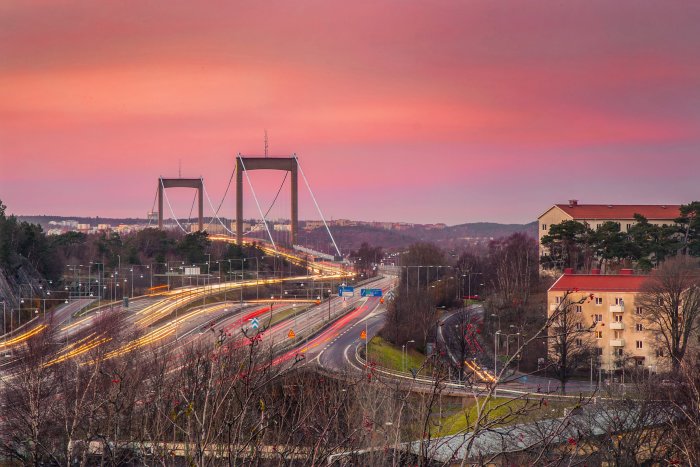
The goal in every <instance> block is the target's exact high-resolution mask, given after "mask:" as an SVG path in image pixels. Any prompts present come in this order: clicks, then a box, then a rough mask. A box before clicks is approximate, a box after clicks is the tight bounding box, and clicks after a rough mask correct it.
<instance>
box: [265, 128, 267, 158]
mask: <svg viewBox="0 0 700 467" xmlns="http://www.w3.org/2000/svg"><path fill="white" fill-rule="evenodd" d="M265 157H267V130H265Z"/></svg>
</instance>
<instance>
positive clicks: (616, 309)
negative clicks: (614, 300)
mask: <svg viewBox="0 0 700 467" xmlns="http://www.w3.org/2000/svg"><path fill="white" fill-rule="evenodd" d="M624 312H625V305H610V313H624Z"/></svg>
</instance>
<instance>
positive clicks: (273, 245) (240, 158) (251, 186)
mask: <svg viewBox="0 0 700 467" xmlns="http://www.w3.org/2000/svg"><path fill="white" fill-rule="evenodd" d="M238 159H239V160H240V161H241V167H243V172H245V177H246V180H248V186H250V192H251V193H252V194H253V199H254V200H255V205H256V206H257V207H258V211H259V212H260V215H261V216H262V220H263V224H264V225H265V230H267V235H268V237H270V243H272V248H274V249H275V251H277V245H276V244H275V240H274V239H273V238H272V233H271V232H270V227H268V225H267V220H266V219H265V214H263V212H262V208H261V207H260V202H259V201H258V197H257V196H256V195H255V189H253V183H252V182H251V181H250V176H249V175H248V171H247V170H246V168H245V163H244V162H243V157H242V156H241V155H240V154H239V155H238Z"/></svg>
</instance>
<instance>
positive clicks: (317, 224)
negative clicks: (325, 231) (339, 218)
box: [304, 221, 323, 231]
mask: <svg viewBox="0 0 700 467" xmlns="http://www.w3.org/2000/svg"><path fill="white" fill-rule="evenodd" d="M321 227H323V221H305V222H304V230H306V231H310V230H316V229H320V228H321Z"/></svg>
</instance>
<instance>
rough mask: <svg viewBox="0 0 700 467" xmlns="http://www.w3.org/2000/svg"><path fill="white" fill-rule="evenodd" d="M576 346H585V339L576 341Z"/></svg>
mask: <svg viewBox="0 0 700 467" xmlns="http://www.w3.org/2000/svg"><path fill="white" fill-rule="evenodd" d="M576 345H578V346H579V347H580V346H582V345H583V339H576Z"/></svg>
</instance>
